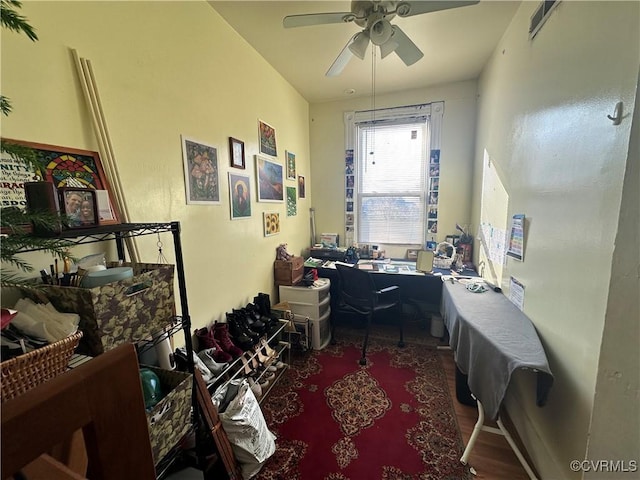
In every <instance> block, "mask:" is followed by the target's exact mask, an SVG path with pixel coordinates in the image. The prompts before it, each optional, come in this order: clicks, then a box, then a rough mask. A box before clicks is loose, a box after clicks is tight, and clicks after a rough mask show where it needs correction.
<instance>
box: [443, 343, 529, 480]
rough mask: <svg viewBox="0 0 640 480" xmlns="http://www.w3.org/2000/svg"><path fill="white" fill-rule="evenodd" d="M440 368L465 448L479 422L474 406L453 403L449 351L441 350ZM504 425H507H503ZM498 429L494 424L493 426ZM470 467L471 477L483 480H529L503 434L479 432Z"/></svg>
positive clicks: (453, 363) (453, 377)
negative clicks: (474, 473)
mask: <svg viewBox="0 0 640 480" xmlns="http://www.w3.org/2000/svg"><path fill="white" fill-rule="evenodd" d="M440 357H441V359H442V365H443V366H444V369H445V372H446V374H447V381H448V383H449V391H450V392H451V397H452V399H453V404H454V407H455V411H456V415H457V417H458V424H459V426H460V431H461V433H462V440H463V442H464V444H465V445H466V444H467V442H468V441H469V437H470V436H471V432H472V431H473V426H474V425H475V423H476V421H477V420H478V410H477V409H476V408H475V407H470V406H467V405H463V404H461V403H460V402H458V401H457V400H456V381H455V362H454V360H453V352H452V351H451V350H440ZM505 423H506V422H505ZM494 426H497V425H494ZM469 465H470V466H471V467H473V468H474V469H475V470H476V476H475V477H474V478H478V479H485V480H528V479H529V476H528V475H527V474H526V472H525V470H524V468H522V465H520V462H519V461H518V459H517V457H516V456H515V454H514V453H513V451H512V450H511V447H510V446H509V444H508V443H507V440H506V439H505V438H504V437H503V436H502V435H495V434H493V433H489V432H481V433H480V436H479V437H478V439H477V441H476V444H475V447H474V448H473V451H472V453H471V456H470V458H469Z"/></svg>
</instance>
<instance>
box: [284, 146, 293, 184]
mask: <svg viewBox="0 0 640 480" xmlns="http://www.w3.org/2000/svg"><path fill="white" fill-rule="evenodd" d="M285 157H286V158H287V180H295V179H296V154H295V153H293V152H288V151H285Z"/></svg>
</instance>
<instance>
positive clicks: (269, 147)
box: [258, 120, 278, 157]
mask: <svg viewBox="0 0 640 480" xmlns="http://www.w3.org/2000/svg"><path fill="white" fill-rule="evenodd" d="M258 134H259V137H260V140H259V143H260V153H262V154H264V155H269V156H271V157H277V156H278V148H277V146H276V130H275V128H273V127H272V126H271V125H269V124H268V123H265V122H263V121H262V120H258Z"/></svg>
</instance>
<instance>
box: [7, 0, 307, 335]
mask: <svg viewBox="0 0 640 480" xmlns="http://www.w3.org/2000/svg"><path fill="white" fill-rule="evenodd" d="M21 13H22V14H24V15H25V16H26V17H27V18H28V20H29V22H30V23H31V25H32V26H33V27H35V29H36V31H37V34H38V36H39V38H40V40H39V41H38V42H35V43H33V42H31V41H30V40H28V39H27V38H26V37H25V36H23V35H18V34H16V33H12V32H9V31H7V30H5V29H4V28H3V29H2V38H1V39H2V50H1V53H2V78H1V80H2V94H3V95H6V96H8V97H9V98H10V99H11V101H12V102H13V107H14V112H13V113H12V114H11V115H10V116H9V117H7V118H4V119H3V121H2V131H1V134H2V136H3V137H8V138H15V139H21V140H29V141H34V142H40V143H47V144H53V145H62V146H68V147H75V148H82V149H87V150H97V149H98V143H97V141H96V137H95V135H94V132H93V129H92V125H91V122H90V117H89V115H88V111H87V108H86V106H85V102H84V99H83V97H82V91H81V89H80V85H79V82H78V79H77V76H76V71H75V67H74V63H73V58H72V55H71V52H70V49H72V48H73V49H77V51H78V53H79V55H80V56H81V57H83V58H87V59H89V60H90V61H91V63H92V66H93V69H94V72H95V77H96V80H97V84H98V88H99V92H100V96H101V99H102V105H103V109H104V114H105V118H106V121H107V124H108V127H109V130H110V134H111V141H112V144H113V149H114V152H115V156H116V159H117V163H118V168H119V172H120V177H121V181H122V186H123V190H124V193H125V196H126V200H127V204H128V208H129V212H130V221H133V222H147V221H149V222H165V221H174V220H177V221H180V222H181V225H182V243H183V252H184V262H185V271H186V283H187V289H188V299H189V307H190V313H191V317H192V323H193V325H194V327H197V326H203V325H205V324H207V323H210V322H212V321H214V320H220V319H224V313H225V312H226V311H231V308H239V307H241V306H244V305H246V303H247V302H250V301H253V297H254V296H255V295H256V294H257V293H258V292H267V293H270V294H272V298H274V296H273V295H274V294H275V290H274V287H273V273H272V272H273V260H274V259H275V250H276V247H277V246H278V244H279V243H281V242H286V243H288V245H289V251H290V252H292V253H296V254H300V253H301V250H302V249H303V248H304V247H306V246H307V245H308V239H309V218H308V211H309V206H310V205H311V192H312V187H311V185H308V186H307V191H306V195H307V198H306V199H303V200H299V203H298V212H299V213H298V215H297V216H294V217H287V216H286V210H285V206H284V204H274V203H257V202H256V197H255V192H256V190H255V189H256V184H255V168H254V155H255V154H256V153H257V152H258V119H262V120H263V121H265V122H267V123H269V124H270V125H271V126H273V127H274V128H275V129H276V139H277V147H278V160H279V161H280V162H283V160H284V153H285V150H290V151H293V152H295V153H296V155H297V158H296V160H297V173H298V174H299V175H305V176H309V175H310V167H309V164H310V156H309V133H308V109H309V108H308V104H307V102H306V101H305V100H304V99H303V98H302V97H301V96H300V95H299V94H298V93H297V92H296V91H295V90H294V89H293V88H292V87H291V86H290V85H289V84H288V83H287V82H285V81H284V79H283V78H282V77H281V76H280V75H279V74H278V73H276V72H275V71H274V70H273V68H271V67H270V66H269V65H268V64H267V63H266V62H265V61H264V59H262V57H260V56H258V54H257V53H256V52H255V51H254V50H253V49H252V48H251V47H250V46H249V45H248V44H247V43H246V42H245V41H244V40H242V39H241V38H240V37H239V36H238V35H237V34H236V33H235V32H234V31H233V30H232V29H231V28H230V27H229V26H228V25H227V24H226V22H224V20H222V18H221V17H220V16H219V15H218V14H217V13H216V12H215V11H214V10H213V9H212V8H211V6H209V5H208V4H207V3H206V2H204V1H197V2H164V1H163V2H57V1H56V2H25V3H24V4H23V8H22V9H21ZM180 135H187V136H189V137H192V138H195V139H198V140H201V141H202V142H205V143H207V144H210V145H213V146H215V147H217V148H218V162H219V174H220V176H219V181H220V188H221V204H220V205H216V206H209V205H207V206H203V205H187V204H186V202H185V187H184V175H183V162H182V148H181V140H180ZM229 136H232V137H234V138H238V139H240V140H242V141H244V142H245V148H246V156H247V158H246V163H247V168H246V170H244V171H242V170H237V169H232V168H231V167H230V166H229V164H230V162H229V151H228V138H229ZM229 171H234V172H236V173H246V174H249V175H250V176H251V179H252V180H251V182H252V189H253V200H252V214H253V215H252V217H251V219H247V220H235V221H231V220H230V213H229V193H228V176H227V174H228V172H229ZM286 185H289V186H294V185H295V183H294V182H293V181H285V186H286ZM263 211H276V212H279V213H280V217H281V228H282V232H281V233H280V235H275V236H271V237H264V236H263V232H262V212H263ZM162 240H163V243H164V248H163V253H164V254H165V256H166V257H167V258H168V260H169V262H174V255H173V244H172V241H171V237H170V235H166V236H163V238H162ZM156 242H157V238H155V237H153V236H150V237H141V238H140V239H139V245H140V247H139V248H140V251H141V256H142V260H143V261H148V262H155V261H156V260H157V259H158V250H157V247H156ZM39 261H40V260H36V262H35V263H34V265H36V264H37V262H39ZM43 262H44V263H46V264H47V265H48V263H49V259H44V260H43ZM274 300H275V298H274ZM178 307H179V306H178Z"/></svg>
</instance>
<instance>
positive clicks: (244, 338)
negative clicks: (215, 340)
mask: <svg viewBox="0 0 640 480" xmlns="http://www.w3.org/2000/svg"><path fill="white" fill-rule="evenodd" d="M226 315H227V325H229V333H230V334H231V336H232V337H233V339H234V340H235V342H234V343H235V344H236V345H238V346H239V347H240V348H241V349H242V350H244V351H247V350H251V347H253V346H254V345H255V342H254V341H253V340H252V339H251V337H249V336H248V335H247V334H245V333H244V330H243V329H242V327H241V326H240V323H239V322H238V319H237V318H236V316H235V315H234V314H233V313H227V314H226Z"/></svg>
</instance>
